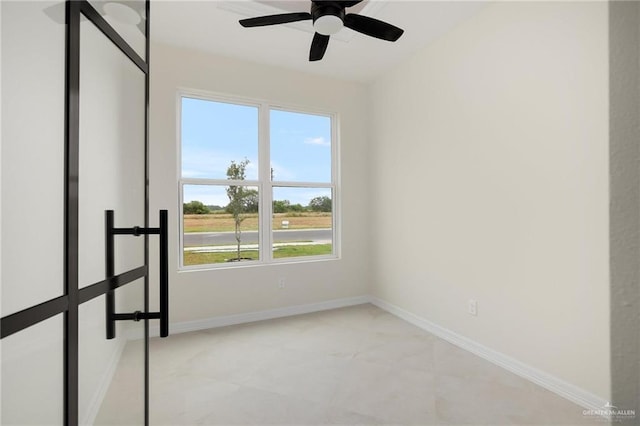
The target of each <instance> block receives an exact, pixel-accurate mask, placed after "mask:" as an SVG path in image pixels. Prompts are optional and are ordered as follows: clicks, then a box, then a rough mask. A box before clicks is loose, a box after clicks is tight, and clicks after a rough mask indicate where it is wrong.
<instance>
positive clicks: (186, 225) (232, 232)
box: [183, 185, 260, 266]
mask: <svg viewBox="0 0 640 426" xmlns="http://www.w3.org/2000/svg"><path fill="white" fill-rule="evenodd" d="M259 199H260V198H259V193H258V187H256V186H245V185H241V186H236V185H232V186H225V185H184V186H183V211H184V218H183V231H184V234H183V245H184V247H183V250H184V254H183V265H184V266H189V265H203V264H212V263H225V262H240V261H242V262H245V261H251V260H259V258H260V256H259V234H258V231H259V226H258V225H259V220H258V210H259Z"/></svg>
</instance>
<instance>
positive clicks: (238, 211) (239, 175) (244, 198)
mask: <svg viewBox="0 0 640 426" xmlns="http://www.w3.org/2000/svg"><path fill="white" fill-rule="evenodd" d="M248 164H249V160H248V159H246V158H245V159H244V160H242V161H240V162H239V163H236V162H235V161H231V164H230V165H229V167H228V168H227V179H228V180H244V179H245V172H246V169H247V165H248ZM227 197H229V204H228V205H227V207H226V211H227V213H230V214H231V215H232V216H233V222H234V225H235V237H236V242H237V251H236V253H237V260H240V241H241V237H242V231H241V230H240V225H241V224H242V221H243V220H245V219H246V216H242V213H246V212H247V204H248V201H249V200H251V198H252V197H255V198H256V199H257V191H256V190H255V189H254V190H251V189H248V188H247V187H246V186H243V185H229V186H228V187H227ZM256 203H257V202H256ZM256 205H257V204H256Z"/></svg>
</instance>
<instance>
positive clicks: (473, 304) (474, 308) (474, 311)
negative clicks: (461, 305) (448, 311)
mask: <svg viewBox="0 0 640 426" xmlns="http://www.w3.org/2000/svg"><path fill="white" fill-rule="evenodd" d="M468 311H469V315H473V316H477V315H478V301H476V300H474V299H469V303H468Z"/></svg>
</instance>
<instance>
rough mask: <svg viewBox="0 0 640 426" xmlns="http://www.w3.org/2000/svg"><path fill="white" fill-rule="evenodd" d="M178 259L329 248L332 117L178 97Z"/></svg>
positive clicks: (198, 262) (209, 262)
mask: <svg viewBox="0 0 640 426" xmlns="http://www.w3.org/2000/svg"><path fill="white" fill-rule="evenodd" d="M180 120H181V130H180V146H181V176H180V197H181V200H180V201H181V204H182V206H183V209H182V220H181V236H182V237H181V239H180V251H181V254H182V256H181V267H182V268H185V269H197V268H203V267H207V268H208V267H212V266H230V265H247V264H257V263H271V262H287V261H292V260H295V261H299V260H303V259H323V258H335V257H336V256H337V247H336V225H335V224H336V210H337V209H336V205H335V204H336V203H335V200H336V198H337V197H336V179H335V175H336V171H335V164H336V161H335V153H336V152H337V149H336V146H335V145H336V142H335V139H336V137H335V135H336V134H337V133H336V129H335V119H334V116H333V115H331V114H318V113H315V112H302V111H300V110H293V109H287V108H281V107H276V106H273V105H270V104H268V103H261V102H253V103H252V102H239V101H235V100H227V99H224V100H223V99H214V98H210V97H203V96H200V95H192V94H188V95H187V94H185V95H183V96H181V97H180Z"/></svg>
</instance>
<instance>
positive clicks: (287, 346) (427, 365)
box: [97, 305, 605, 425]
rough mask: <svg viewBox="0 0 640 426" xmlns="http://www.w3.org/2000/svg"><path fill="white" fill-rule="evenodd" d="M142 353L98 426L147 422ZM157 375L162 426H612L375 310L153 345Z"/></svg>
mask: <svg viewBox="0 0 640 426" xmlns="http://www.w3.org/2000/svg"><path fill="white" fill-rule="evenodd" d="M136 344H139V343H135V342H131V343H129V346H128V347H127V348H126V349H125V353H124V355H123V358H122V361H121V363H120V366H119V369H118V371H117V372H116V376H115V377H114V380H113V382H112V385H111V388H110V390H109V392H108V394H107V396H106V398H105V402H104V404H103V406H102V409H101V411H100V413H99V415H98V422H97V423H98V424H127V423H138V419H139V418H140V417H141V413H140V411H139V408H138V407H140V405H139V403H140V398H139V396H138V395H139V393H138V392H137V389H138V388H137V387H136V386H131V385H130V382H131V378H132V376H138V375H139V374H140V373H139V372H137V371H138V370H136V368H137V366H135V365H134V364H135V362H137V361H135V362H134V361H132V360H131V358H132V357H131V356H129V354H130V353H132V352H135V349H136V348H135V347H134V346H135V345H136ZM137 358H138V357H136V359H137ZM150 374H151V378H150V382H151V399H150V400H151V415H150V416H151V417H150V421H151V424H152V425H198V424H203V425H320V424H342V425H386V424H390V425H391V424H393V425H603V424H605V423H604V422H603V421H602V420H599V419H593V418H585V417H584V416H583V415H582V411H583V408H582V407H579V406H577V405H575V404H573V403H571V402H569V401H567V400H565V399H563V398H561V397H558V396H556V395H555V394H553V393H551V392H549V391H547V390H545V389H543V388H541V387H539V386H537V385H535V384H533V383H531V382H529V381H527V380H524V379H521V378H520V377H518V376H515V375H514V374H511V373H509V372H507V371H505V370H503V369H501V368H499V367H497V366H495V365H493V364H491V363H489V362H487V361H485V360H483V359H481V358H479V357H477V356H475V355H473V354H470V353H469V352H466V351H464V350H462V349H459V348H458V347H456V346H454V345H451V344H449V343H447V342H446V341H444V340H442V339H439V338H437V337H435V336H433V335H430V334H429V333H426V332H425V331H423V330H421V329H419V328H417V327H415V326H413V325H411V324H409V323H407V322H405V321H403V320H401V319H399V318H397V317H395V316H393V315H391V314H389V313H387V312H385V311H383V310H381V309H379V308H377V307H375V306H372V305H359V306H354V307H349V308H343V309H336V310H331V311H324V312H317V313H312V314H307V315H299V316H295V317H288V318H281V319H275V320H269V321H262V322H257V323H251V324H244V325H238V326H232V327H224V328H218V329H211V330H207V331H198V332H191V333H184V334H176V335H173V336H170V337H169V338H168V339H152V341H151V373H150ZM138 379H139V378H136V380H138Z"/></svg>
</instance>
